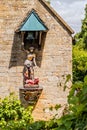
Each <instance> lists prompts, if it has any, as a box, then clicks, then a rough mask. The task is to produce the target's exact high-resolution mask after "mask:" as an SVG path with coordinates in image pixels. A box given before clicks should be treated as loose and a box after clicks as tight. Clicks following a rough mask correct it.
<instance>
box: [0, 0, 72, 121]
mask: <svg viewBox="0 0 87 130" xmlns="http://www.w3.org/2000/svg"><path fill="white" fill-rule="evenodd" d="M32 8H34V9H35V10H36V11H37V13H38V15H39V16H40V18H41V19H42V20H43V21H44V22H45V24H46V26H47V27H48V29H49V31H48V32H47V34H46V37H45V38H43V41H42V44H43V45H42V49H41V51H39V52H38V56H37V60H38V61H39V60H40V62H41V65H40V66H39V67H38V68H35V76H36V77H39V79H40V86H42V87H43V92H42V94H41V96H40V99H39V101H38V102H37V104H36V106H35V109H34V111H33V116H34V117H35V119H48V118H51V117H52V115H53V114H55V113H56V111H53V112H52V111H50V110H49V107H51V106H55V105H56V104H62V106H63V107H62V109H63V108H64V104H66V103H67V94H68V91H69V90H68V89H67V90H66V91H65V92H64V91H63V84H64V82H65V77H66V75H67V74H72V37H71V34H70V33H69V31H68V30H67V29H66V28H65V26H64V25H63V24H62V23H61V22H60V21H58V20H56V18H55V17H54V16H53V15H52V14H51V12H50V10H48V9H47V8H45V7H44V5H43V4H41V3H40V2H39V1H38V0H21V1H20V0H17V1H16V0H8V2H6V0H3V1H2V2H1V1H0V96H1V97H4V96H7V95H9V93H10V92H13V91H14V92H15V93H16V94H17V95H19V88H20V87H22V86H23V74H22V71H23V63H24V60H25V59H26V54H25V52H23V51H22V50H21V34H20V33H15V30H16V29H17V27H18V25H19V24H20V23H21V22H22V21H23V19H24V17H26V14H27V13H28V12H29V11H30V10H31V9H32ZM42 36H43V35H42ZM43 37H44V36H43ZM62 109H61V110H59V113H58V114H59V116H60V114H61V112H62Z"/></svg>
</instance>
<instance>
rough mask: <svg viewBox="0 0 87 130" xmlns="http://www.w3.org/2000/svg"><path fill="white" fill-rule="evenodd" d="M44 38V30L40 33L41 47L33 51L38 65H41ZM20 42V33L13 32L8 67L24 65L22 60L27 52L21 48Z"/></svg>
mask: <svg viewBox="0 0 87 130" xmlns="http://www.w3.org/2000/svg"><path fill="white" fill-rule="evenodd" d="M45 38H46V32H43V33H42V37H41V39H42V42H41V49H40V50H38V51H35V53H36V63H37V66H38V67H41V61H42V57H43V50H44V44H45ZM21 44H22V37H21V33H20V32H18V33H16V32H15V33H14V40H13V45H12V50H11V57H10V62H9V68H11V67H16V66H24V61H25V60H26V57H27V54H26V52H25V51H23V50H22V49H21ZM35 49H36V48H35Z"/></svg>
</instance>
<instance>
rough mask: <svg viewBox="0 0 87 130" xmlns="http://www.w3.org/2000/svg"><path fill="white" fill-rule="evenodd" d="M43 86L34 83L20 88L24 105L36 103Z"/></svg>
mask: <svg viewBox="0 0 87 130" xmlns="http://www.w3.org/2000/svg"><path fill="white" fill-rule="evenodd" d="M42 90H43V88H42V87H40V86H39V85H33V86H30V87H26V88H20V89H19V91H20V99H21V102H22V104H23V106H25V107H27V106H28V105H35V104H36V103H37V101H38V99H39V97H40V95H41V92H42Z"/></svg>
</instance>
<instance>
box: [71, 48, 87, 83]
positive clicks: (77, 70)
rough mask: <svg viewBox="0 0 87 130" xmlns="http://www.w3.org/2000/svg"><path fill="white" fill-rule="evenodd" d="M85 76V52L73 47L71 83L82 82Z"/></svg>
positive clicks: (86, 70) (86, 56)
mask: <svg viewBox="0 0 87 130" xmlns="http://www.w3.org/2000/svg"><path fill="white" fill-rule="evenodd" d="M86 74H87V51H85V50H83V49H79V47H78V46H77V45H75V46H74V47H73V81H74V82H75V81H83V80H84V77H85V76H86Z"/></svg>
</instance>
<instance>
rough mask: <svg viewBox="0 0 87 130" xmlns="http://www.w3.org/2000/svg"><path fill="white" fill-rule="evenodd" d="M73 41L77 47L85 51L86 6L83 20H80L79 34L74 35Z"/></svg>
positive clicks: (86, 30)
mask: <svg viewBox="0 0 87 130" xmlns="http://www.w3.org/2000/svg"><path fill="white" fill-rule="evenodd" d="M75 41H76V44H77V45H79V47H81V48H84V49H87V5H86V8H85V18H84V20H82V27H81V32H80V33H78V34H76V36H75Z"/></svg>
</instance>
